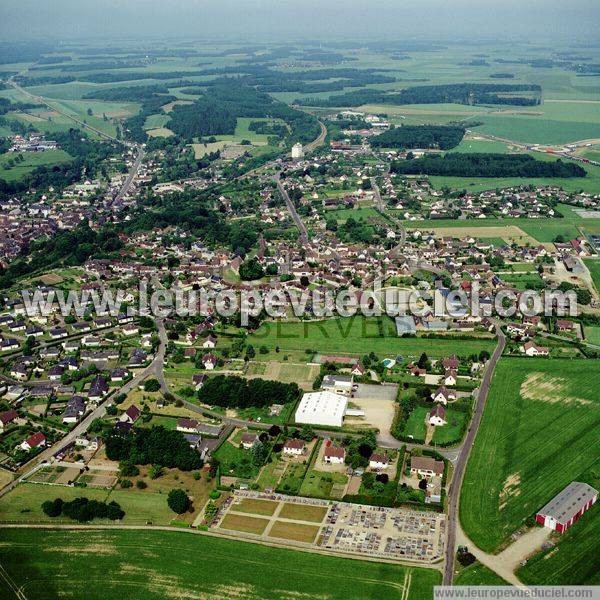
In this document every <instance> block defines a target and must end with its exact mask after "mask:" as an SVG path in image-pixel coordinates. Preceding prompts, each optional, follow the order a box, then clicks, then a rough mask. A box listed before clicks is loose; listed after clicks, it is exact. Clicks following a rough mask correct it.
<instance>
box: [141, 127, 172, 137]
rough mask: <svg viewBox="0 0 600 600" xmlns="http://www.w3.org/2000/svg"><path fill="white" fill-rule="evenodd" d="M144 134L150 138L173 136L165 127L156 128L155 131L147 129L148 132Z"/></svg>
mask: <svg viewBox="0 0 600 600" xmlns="http://www.w3.org/2000/svg"><path fill="white" fill-rule="evenodd" d="M146 133H147V134H148V135H149V136H150V137H170V136H172V135H174V134H173V132H172V131H171V130H170V129H168V128H167V127H157V128H156V129H149V130H148V131H146Z"/></svg>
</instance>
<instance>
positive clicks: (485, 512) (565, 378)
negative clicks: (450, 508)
mask: <svg viewBox="0 0 600 600" xmlns="http://www.w3.org/2000/svg"><path fill="white" fill-rule="evenodd" d="M584 373H585V376H582V374H584ZM599 386H600V362H599V361H594V360H586V361H583V360H569V359H551V360H549V359H539V358H538V359H527V358H502V359H501V360H500V362H499V364H498V366H497V369H496V373H495V375H494V379H493V381H492V385H491V389H490V393H489V397H488V401H487V405H486V408H485V412H484V415H483V420H482V423H481V426H480V429H479V432H478V434H477V438H476V440H475V445H474V448H473V450H472V453H471V456H470V459H469V463H468V465H467V470H466V473H465V479H464V483H463V486H462V489H461V500H460V519H461V523H462V526H463V528H464V530H465V533H466V534H467V535H468V536H469V537H470V538H471V539H472V540H473V542H474V543H476V544H477V545H478V546H479V547H480V548H482V549H483V550H486V551H488V552H494V551H497V550H499V549H500V547H502V545H503V544H504V543H505V542H507V541H508V540H509V537H510V534H511V533H512V532H513V531H515V530H516V529H518V528H519V527H521V526H522V525H523V523H524V521H525V520H526V519H527V517H530V516H531V515H533V514H535V512H536V511H537V510H538V509H539V508H541V507H542V506H543V505H544V504H546V503H547V502H548V501H549V500H550V499H551V498H552V497H554V496H555V495H556V494H557V493H558V492H559V491H560V490H562V489H563V488H564V487H565V486H566V485H567V484H568V483H570V482H571V481H574V480H580V481H587V480H589V478H590V477H591V476H592V474H593V473H594V472H597V471H598V469H599V468H600V454H599V453H598V445H597V441H598V427H599V426H600V416H599V413H598V402H599V401H600V398H599V397H598V387H599ZM577 527H578V525H576V526H575V528H577ZM584 558H585V556H584V555H583V554H582V555H581V559H582V560H584ZM588 558H589V557H588ZM586 560H587V559H586Z"/></svg>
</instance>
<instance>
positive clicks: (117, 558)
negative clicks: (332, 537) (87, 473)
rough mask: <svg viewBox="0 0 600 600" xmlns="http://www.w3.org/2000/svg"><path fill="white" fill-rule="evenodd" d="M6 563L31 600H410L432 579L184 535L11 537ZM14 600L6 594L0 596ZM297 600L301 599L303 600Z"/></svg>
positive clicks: (7, 533) (3, 548) (421, 596)
mask: <svg viewBox="0 0 600 600" xmlns="http://www.w3.org/2000/svg"><path fill="white" fill-rule="evenodd" d="M2 542H3V543H2V544H1V545H0V563H1V564H2V566H3V567H4V569H5V570H6V572H7V574H8V575H9V577H10V580H11V582H12V584H13V585H14V586H15V587H17V588H21V589H22V591H23V593H24V594H25V596H26V597H27V598H36V599H39V600H50V599H52V600H53V599H54V598H58V597H71V598H87V599H90V600H101V599H104V598H118V597H123V598H128V599H131V600H135V599H137V598H139V599H142V600H153V599H157V600H158V599H160V600H162V599H164V598H244V599H249V600H257V599H260V598H273V599H274V600H278V599H284V598H285V599H289V598H296V597H302V598H324V599H325V598H327V599H332V600H333V599H338V598H339V599H340V600H348V599H354V598H356V599H358V598H410V600H430V598H431V596H432V587H433V586H434V585H439V584H440V583H441V574H440V572H439V571H436V570H433V569H429V570H427V569H419V568H412V567H410V568H408V567H403V566H399V565H390V564H383V563H372V562H367V561H357V560H351V559H346V558H338V557H332V556H323V555H320V554H319V555H317V554H310V553H307V552H306V553H305V552H297V551H292V550H284V549H279V548H271V547H268V546H263V545H258V544H249V543H247V542H238V541H232V540H226V539H218V538H213V537H208V536H200V535H191V534H186V533H183V532H165V531H144V530H138V531H118V530H113V531H44V532H43V534H41V533H40V532H39V531H36V530H10V529H8V530H4V531H3V532H2ZM2 591H3V592H5V595H4V597H10V593H9V592H8V590H7V585H6V583H4V585H3V586H2V587H0V592H2ZM299 591H301V592H302V593H301V594H300V595H299Z"/></svg>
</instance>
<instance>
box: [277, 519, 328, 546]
mask: <svg viewBox="0 0 600 600" xmlns="http://www.w3.org/2000/svg"><path fill="white" fill-rule="evenodd" d="M317 533H319V527H318V526H316V525H302V524H301V523H287V522H284V521H275V523H274V524H273V527H272V528H271V531H270V532H269V537H275V538H281V539H284V540H294V541H296V542H305V543H307V544H312V543H313V542H314V541H315V538H316V537H317Z"/></svg>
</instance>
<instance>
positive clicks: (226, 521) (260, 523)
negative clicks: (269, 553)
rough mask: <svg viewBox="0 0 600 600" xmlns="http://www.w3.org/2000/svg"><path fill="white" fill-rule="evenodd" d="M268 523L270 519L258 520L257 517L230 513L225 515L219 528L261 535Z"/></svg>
mask: <svg viewBox="0 0 600 600" xmlns="http://www.w3.org/2000/svg"><path fill="white" fill-rule="evenodd" d="M268 523H269V521H268V519H258V518H256V517H246V516H245V515H234V514H231V513H229V514H227V515H225V517H224V518H223V520H222V521H221V524H220V525H219V528H220V529H229V530H231V531H243V532H245V533H254V534H256V535H261V534H262V533H263V532H264V530H265V528H266V527H267V524H268Z"/></svg>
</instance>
